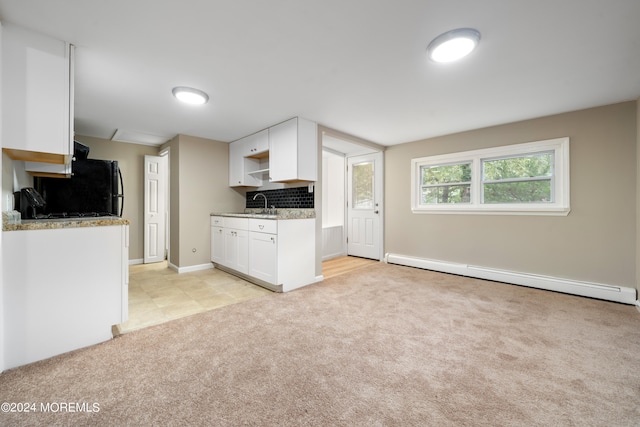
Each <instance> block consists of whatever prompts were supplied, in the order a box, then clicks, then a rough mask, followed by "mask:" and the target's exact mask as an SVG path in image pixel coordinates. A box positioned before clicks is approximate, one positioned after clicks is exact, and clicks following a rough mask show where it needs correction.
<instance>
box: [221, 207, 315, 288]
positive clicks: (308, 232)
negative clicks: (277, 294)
mask: <svg viewBox="0 0 640 427" xmlns="http://www.w3.org/2000/svg"><path fill="white" fill-rule="evenodd" d="M221 223H222V224H223V226H222V227H221V226H220V224H221ZM211 225H212V226H211V261H213V262H214V263H215V264H217V265H218V266H221V267H225V268H226V269H231V271H230V272H232V273H240V275H241V277H243V278H245V279H247V280H249V281H253V282H254V283H257V284H259V285H262V286H265V287H268V288H269V289H271V290H274V291H281V292H286V291H290V290H293V289H296V288H299V287H302V286H305V285H309V284H311V283H314V282H315V281H316V278H315V219H313V218H310V219H282V220H276V219H258V218H233V217H220V216H212V217H211Z"/></svg>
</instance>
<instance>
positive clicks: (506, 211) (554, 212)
mask: <svg viewBox="0 0 640 427" xmlns="http://www.w3.org/2000/svg"><path fill="white" fill-rule="evenodd" d="M570 211H571V209H570V208H562V207H559V208H539V209H535V208H533V209H532V208H530V207H529V208H526V209H516V208H513V207H504V208H497V207H494V206H491V207H490V208H486V209H482V208H469V207H465V208H458V209H456V208H451V207H443V208H422V209H416V208H413V209H411V212H413V213H414V214H436V215H442V214H445V215H536V216H567V215H569V212H570Z"/></svg>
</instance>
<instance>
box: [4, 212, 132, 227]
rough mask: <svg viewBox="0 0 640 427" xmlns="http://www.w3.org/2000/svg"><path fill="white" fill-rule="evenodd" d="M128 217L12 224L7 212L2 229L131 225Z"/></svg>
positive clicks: (59, 219)
mask: <svg viewBox="0 0 640 427" xmlns="http://www.w3.org/2000/svg"><path fill="white" fill-rule="evenodd" d="M129 224H130V222H129V220H128V219H123V218H120V217H110V216H101V217H84V218H50V219H29V220H23V221H21V223H20V224H10V223H9V221H8V218H7V214H6V213H5V212H3V214H2V231H23V230H24V231H26V230H52V229H59V228H79V227H104V226H110V225H129Z"/></svg>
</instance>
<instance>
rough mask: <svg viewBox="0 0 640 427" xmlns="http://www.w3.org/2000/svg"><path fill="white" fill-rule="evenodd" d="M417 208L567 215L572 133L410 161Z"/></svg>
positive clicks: (457, 211) (413, 194) (442, 210)
mask: <svg viewBox="0 0 640 427" xmlns="http://www.w3.org/2000/svg"><path fill="white" fill-rule="evenodd" d="M411 169H412V172H411V174H412V180H411V182H412V191H411V194H412V196H411V198H412V201H411V205H412V206H411V208H412V210H413V212H414V213H481V214H525V215H568V213H569V210H570V208H569V200H570V198H569V138H558V139H551V140H545V141H537V142H529V143H525V144H515V145H508V146H503V147H495V148H488V149H483V150H474V151H466V152H462V153H454V154H445V155H441V156H431V157H422V158H419V159H413V160H412V161H411Z"/></svg>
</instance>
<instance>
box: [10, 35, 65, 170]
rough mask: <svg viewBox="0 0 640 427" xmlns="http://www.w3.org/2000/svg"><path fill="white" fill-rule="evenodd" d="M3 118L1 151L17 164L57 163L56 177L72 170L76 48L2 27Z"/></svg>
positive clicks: (54, 40) (61, 42)
mask: <svg viewBox="0 0 640 427" xmlns="http://www.w3.org/2000/svg"><path fill="white" fill-rule="evenodd" d="M2 119H3V120H2V122H3V127H2V147H3V149H4V150H5V151H6V152H7V154H9V156H10V157H12V158H13V159H14V160H27V161H36V162H45V163H49V164H55V165H57V166H58V167H57V168H54V169H55V170H53V171H52V172H53V173H57V172H61V171H62V172H63V173H64V170H65V169H64V167H63V168H60V165H62V166H65V167H70V162H71V156H72V155H73V46H72V45H70V44H69V43H66V42H64V41H61V40H56V39H53V38H50V37H47V36H44V35H42V34H39V33H36V32H33V31H30V30H27V29H25V28H22V27H19V26H16V25H12V24H3V26H2ZM49 168H51V166H50V167H49ZM27 169H29V168H28V167H27Z"/></svg>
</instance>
